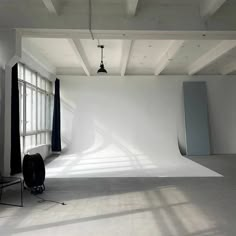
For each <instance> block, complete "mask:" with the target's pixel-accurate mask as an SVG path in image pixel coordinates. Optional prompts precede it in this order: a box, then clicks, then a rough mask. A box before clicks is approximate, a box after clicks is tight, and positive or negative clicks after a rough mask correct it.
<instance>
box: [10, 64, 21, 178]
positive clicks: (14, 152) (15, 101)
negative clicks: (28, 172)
mask: <svg viewBox="0 0 236 236" xmlns="http://www.w3.org/2000/svg"><path fill="white" fill-rule="evenodd" d="M19 117H20V112H19V89H18V66H17V64H16V65H15V66H13V67H12V87H11V175H14V174H17V173H20V172H21V150H20V123H19Z"/></svg>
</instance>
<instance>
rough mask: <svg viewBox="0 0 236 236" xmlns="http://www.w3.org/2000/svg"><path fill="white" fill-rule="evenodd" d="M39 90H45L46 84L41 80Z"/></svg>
mask: <svg viewBox="0 0 236 236" xmlns="http://www.w3.org/2000/svg"><path fill="white" fill-rule="evenodd" d="M41 89H43V90H46V83H45V80H44V79H43V78H42V79H41Z"/></svg>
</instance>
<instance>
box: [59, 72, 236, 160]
mask: <svg viewBox="0 0 236 236" xmlns="http://www.w3.org/2000/svg"><path fill="white" fill-rule="evenodd" d="M184 80H197V81H207V87H208V99H209V119H210V121H209V123H210V129H211V144H212V154H223V153H224V154H231V153H236V145H235V142H236V141H235V140H236V125H235V123H236V93H235V91H236V78H235V77H234V76H225V77H222V76H213V77H211V76H210V77H209V76H205V77H204V76H201V77H200V76H199V77H198V76H197V77H188V76H160V77H158V78H156V77H152V78H150V77H125V78H123V79H122V78H119V77H116V78H110V77H107V78H96V77H93V78H88V77H66V76H63V77H61V97H62V140H63V141H64V143H65V145H66V146H68V149H69V150H68V151H69V152H71V153H73V152H81V153H82V152H83V151H86V150H88V149H89V148H91V146H93V144H94V142H95V139H96V137H95V131H96V130H97V131H99V132H101V133H104V137H105V143H104V145H107V144H109V143H111V141H112V140H113V141H114V137H117V138H118V139H119V140H122V142H125V143H128V144H129V145H130V146H131V147H133V148H134V147H135V148H137V149H139V150H141V151H142V152H144V153H146V154H148V155H149V156H152V157H153V158H154V159H155V158H156V156H157V154H160V153H164V152H167V151H168V152H172V153H173V152H175V153H176V148H177V145H178V139H179V143H180V144H181V146H182V149H183V150H184V149H185V145H186V144H185V128H184V113H183V96H182V82H183V81H184ZM171 149H172V150H171ZM160 150H161V151H160Z"/></svg>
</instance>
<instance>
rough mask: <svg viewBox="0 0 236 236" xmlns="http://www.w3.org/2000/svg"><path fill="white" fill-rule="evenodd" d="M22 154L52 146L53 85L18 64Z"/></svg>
mask: <svg viewBox="0 0 236 236" xmlns="http://www.w3.org/2000/svg"><path fill="white" fill-rule="evenodd" d="M18 83H19V102H20V135H21V152H22V153H26V152H27V150H29V149H30V148H32V147H35V146H38V145H42V144H50V142H51V120H52V119H51V117H52V100H53V95H52V83H51V82H50V81H49V80H47V79H45V78H43V77H42V76H40V75H39V74H38V73H36V72H35V71H32V70H31V69H29V68H28V67H26V66H25V65H23V64H20V63H19V64H18Z"/></svg>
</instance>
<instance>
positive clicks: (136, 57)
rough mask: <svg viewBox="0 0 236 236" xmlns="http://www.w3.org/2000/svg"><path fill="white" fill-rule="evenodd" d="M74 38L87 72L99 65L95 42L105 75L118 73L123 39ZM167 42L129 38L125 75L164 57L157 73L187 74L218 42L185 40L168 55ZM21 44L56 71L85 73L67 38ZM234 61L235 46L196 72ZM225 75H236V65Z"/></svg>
mask: <svg viewBox="0 0 236 236" xmlns="http://www.w3.org/2000/svg"><path fill="white" fill-rule="evenodd" d="M74 41H75V42H76V41H77V42H79V43H80V45H81V47H82V50H83V52H84V55H83V56H82V60H85V61H87V69H88V70H90V74H91V75H96V71H97V69H98V68H99V64H100V57H101V54H100V53H101V51H100V49H99V48H98V47H97V45H98V43H100V44H104V46H105V49H104V64H105V68H106V69H107V71H108V73H109V75H120V74H121V64H122V61H123V60H124V54H123V53H122V46H123V43H124V40H108V39H106V40H105V39H104V40H102V39H100V40H99V42H98V40H92V39H76V40H74ZM226 42H227V41H226ZM228 42H230V41H228ZM171 43H173V41H171V40H133V41H132V43H131V47H130V52H129V53H128V60H127V65H126V69H125V75H154V73H155V69H156V67H157V66H158V63H161V62H162V61H163V60H165V59H166V57H167V58H168V59H167V63H166V65H165V67H164V69H163V70H162V71H161V73H160V74H161V75H187V74H188V73H189V67H190V66H191V65H192V64H193V63H194V62H195V61H197V60H198V59H199V58H200V57H202V55H204V54H206V53H207V52H209V51H210V50H213V51H214V50H217V49H216V47H217V45H219V44H220V43H221V41H219V40H187V41H184V43H183V44H182V45H181V47H180V48H179V49H178V50H177V51H176V53H175V54H174V56H171V57H168V56H169V53H171V52H170V51H169V50H168V48H169V47H170V45H171ZM22 45H23V48H24V50H25V51H27V52H28V53H30V54H31V55H32V56H33V57H35V58H45V62H46V63H50V64H51V65H52V66H54V67H55V68H56V71H57V73H58V74H64V75H70V74H78V75H85V74H86V72H85V71H84V67H83V63H82V61H81V58H80V57H78V52H77V51H76V49H75V48H74V47H73V46H72V45H71V43H70V40H69V39H63V38H23V43H22ZM41 60H42V59H41ZM234 62H235V63H236V48H233V49H231V50H229V51H227V53H225V54H223V55H220V56H219V57H217V58H216V59H215V60H214V61H213V62H211V63H210V64H207V65H206V66H204V67H203V68H202V69H201V70H199V71H197V73H196V74H203V75H204V74H206V75H208V74H213V75H219V74H222V71H223V68H224V67H225V66H227V65H229V64H232V63H234ZM229 74H236V65H235V69H234V70H233V71H231V72H230V73H229Z"/></svg>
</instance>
